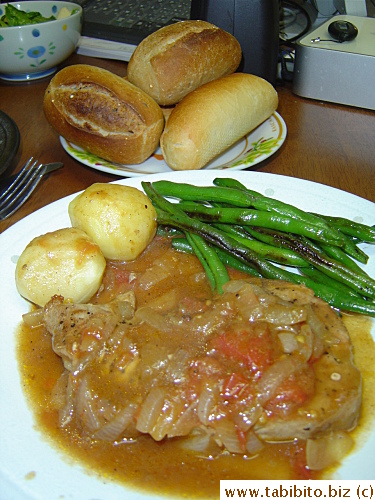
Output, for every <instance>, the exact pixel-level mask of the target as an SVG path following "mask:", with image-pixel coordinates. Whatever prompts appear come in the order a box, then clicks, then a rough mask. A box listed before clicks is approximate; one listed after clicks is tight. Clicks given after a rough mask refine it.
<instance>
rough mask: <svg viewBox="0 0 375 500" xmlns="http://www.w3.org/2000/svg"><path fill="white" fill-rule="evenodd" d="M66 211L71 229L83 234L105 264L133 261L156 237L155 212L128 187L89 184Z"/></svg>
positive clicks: (136, 192) (140, 192)
mask: <svg viewBox="0 0 375 500" xmlns="http://www.w3.org/2000/svg"><path fill="white" fill-rule="evenodd" d="M68 211H69V217H70V221H71V224H72V226H73V227H77V228H79V229H82V230H83V231H85V232H86V233H87V234H88V235H89V236H90V237H91V238H92V239H93V240H94V241H95V243H97V244H98V245H99V247H100V249H101V251H102V252H103V255H104V256H105V258H106V259H109V260H121V261H131V260H134V259H136V258H137V257H138V255H139V254H140V253H142V252H143V250H144V249H145V248H146V247H147V245H148V244H149V243H150V242H151V241H152V239H153V238H154V236H155V233H156V228H157V222H156V221H157V216H156V211H155V208H154V207H153V205H152V203H151V201H150V200H149V198H148V197H147V196H146V195H145V194H144V193H143V192H142V191H140V190H139V189H136V188H133V187H130V186H122V185H120V184H105V183H96V184H93V185H91V186H90V187H88V188H87V189H86V190H85V191H84V192H83V193H81V194H79V195H78V196H76V197H75V198H74V199H73V200H72V201H71V202H70V204H69V209H68Z"/></svg>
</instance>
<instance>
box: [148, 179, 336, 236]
mask: <svg viewBox="0 0 375 500" xmlns="http://www.w3.org/2000/svg"><path fill="white" fill-rule="evenodd" d="M153 187H154V189H155V190H156V191H157V192H158V193H159V194H161V195H162V196H167V197H174V198H178V199H180V200H185V201H202V200H205V201H210V202H218V203H228V204H230V205H233V206H235V207H240V208H251V207H253V208H255V209H258V210H260V211H264V212H270V211H274V212H276V213H278V214H279V215H280V216H282V215H285V216H287V217H290V218H296V219H299V220H301V221H305V222H306V223H308V224H311V225H312V226H313V227H316V226H318V227H320V229H321V231H322V233H323V234H325V235H326V238H327V241H331V244H336V245H338V246H341V245H342V244H343V242H344V240H343V237H342V235H341V234H340V233H339V231H337V230H336V229H333V228H331V227H330V226H329V225H328V224H327V223H326V222H325V221H324V220H322V219H319V218H318V217H315V216H314V215H311V214H309V213H307V212H304V211H303V210H299V209H298V208H296V207H293V206H292V205H288V204H287V203H282V202H279V201H277V200H273V199H272V198H267V197H264V196H263V197H262V196H253V195H251V194H250V193H248V192H247V191H245V190H242V189H237V188H234V189H233V188H231V187H225V186H224V187H221V186H194V185H192V184H186V183H175V182H171V181H156V182H154V183H153Z"/></svg>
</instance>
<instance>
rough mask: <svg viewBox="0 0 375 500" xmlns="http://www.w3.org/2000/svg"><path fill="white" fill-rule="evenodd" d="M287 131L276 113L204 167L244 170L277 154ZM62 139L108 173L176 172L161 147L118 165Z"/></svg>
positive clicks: (75, 155) (79, 156) (86, 161)
mask: <svg viewBox="0 0 375 500" xmlns="http://www.w3.org/2000/svg"><path fill="white" fill-rule="evenodd" d="M286 134H287V129H286V125H285V122H284V120H283V119H282V118H281V116H280V115H279V114H278V113H276V112H275V113H274V114H273V115H272V116H271V117H270V118H269V119H268V120H266V121H265V122H263V123H262V124H261V125H259V127H257V128H256V129H255V130H253V131H252V132H251V133H249V134H247V135H246V136H245V137H243V138H242V139H240V140H239V141H238V142H236V144H234V145H233V146H231V147H230V148H229V149H227V150H226V151H225V152H224V153H223V154H221V155H220V156H218V157H216V158H215V159H214V160H212V161H211V162H210V163H208V164H207V165H206V166H205V168H204V169H203V170H226V169H230V170H244V169H245V168H249V167H253V166H255V165H257V164H258V163H260V162H262V161H264V160H265V159H266V158H269V157H270V156H272V155H273V154H274V153H276V151H277V150H278V149H280V148H281V146H282V144H283V142H284V141H285V137H286ZM60 142H61V145H62V147H63V148H64V149H65V151H66V152H67V153H68V154H69V155H70V156H72V157H73V158H74V159H75V160H77V161H79V162H80V163H83V164H84V165H86V166H87V167H91V168H93V169H95V170H100V171H102V172H106V173H108V174H114V175H119V176H121V177H136V176H139V175H146V174H161V173H163V172H165V173H170V172H173V170H172V169H171V168H170V167H168V165H167V164H166V163H165V161H164V159H163V155H162V152H161V149H160V147H159V148H158V149H157V150H156V151H155V153H154V154H153V155H152V156H151V157H150V158H148V159H147V160H146V161H145V162H143V163H141V164H139V165H119V164H117V163H111V162H109V161H106V160H103V158H99V156H96V155H93V154H91V153H88V152H87V151H84V150H83V149H82V148H80V147H78V146H76V145H75V144H73V143H71V142H68V141H67V140H65V139H64V138H63V137H60Z"/></svg>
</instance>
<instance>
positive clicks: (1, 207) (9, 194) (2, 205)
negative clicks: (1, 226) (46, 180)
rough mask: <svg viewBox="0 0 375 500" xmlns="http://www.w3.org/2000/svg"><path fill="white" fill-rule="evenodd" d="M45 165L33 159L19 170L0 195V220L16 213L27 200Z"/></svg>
mask: <svg viewBox="0 0 375 500" xmlns="http://www.w3.org/2000/svg"><path fill="white" fill-rule="evenodd" d="M45 170H46V165H43V164H42V163H40V164H39V165H38V161H37V160H34V158H33V157H31V158H30V159H29V161H28V162H27V163H26V164H25V166H24V167H23V168H22V170H20V172H19V174H18V175H17V177H16V178H15V180H14V181H13V182H12V184H11V185H10V186H9V187H8V188H7V189H6V190H5V191H4V192H3V193H2V194H1V195H0V220H5V219H7V218H8V217H10V216H11V215H12V214H14V212H16V211H17V210H18V209H19V208H20V207H21V206H22V205H23V204H24V203H25V201H26V200H27V199H28V198H29V196H30V195H31V193H32V192H33V191H34V189H35V188H36V187H37V185H38V184H39V182H40V180H41V178H42V177H43V174H44V172H45Z"/></svg>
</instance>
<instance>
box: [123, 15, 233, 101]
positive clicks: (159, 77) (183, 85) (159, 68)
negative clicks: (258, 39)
mask: <svg viewBox="0 0 375 500" xmlns="http://www.w3.org/2000/svg"><path fill="white" fill-rule="evenodd" d="M241 57H242V52H241V47H240V44H239V43H238V41H237V40H236V39H235V38H234V36H233V35H231V34H230V33H227V32H226V31H223V30H222V29H220V28H218V27H217V26H214V25H213V24H211V23H208V22H206V21H182V22H179V23H175V24H171V25H169V26H165V27H164V28H161V29H160V30H158V31H156V32H155V33H152V34H151V35H149V36H148V37H147V38H145V39H144V40H143V41H142V42H141V43H140V44H139V45H138V47H137V48H136V49H135V51H134V53H133V54H132V56H131V58H130V61H129V64H128V69H127V75H128V79H129V81H130V82H132V83H134V85H137V87H139V88H141V89H142V90H144V91H145V92H147V93H148V94H149V95H150V96H151V97H153V98H154V99H155V101H156V102H157V103H158V104H160V105H163V106H164V105H170V104H176V103H177V102H179V101H180V100H181V99H182V98H183V97H184V96H185V95H186V94H188V93H189V92H191V91H192V90H194V89H195V88H197V87H199V86H200V85H203V84H204V83H207V82H210V81H211V80H215V79H216V78H219V77H221V76H225V75H229V74H230V73H233V72H234V71H235V70H236V69H237V68H238V66H239V64H240V62H241Z"/></svg>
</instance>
